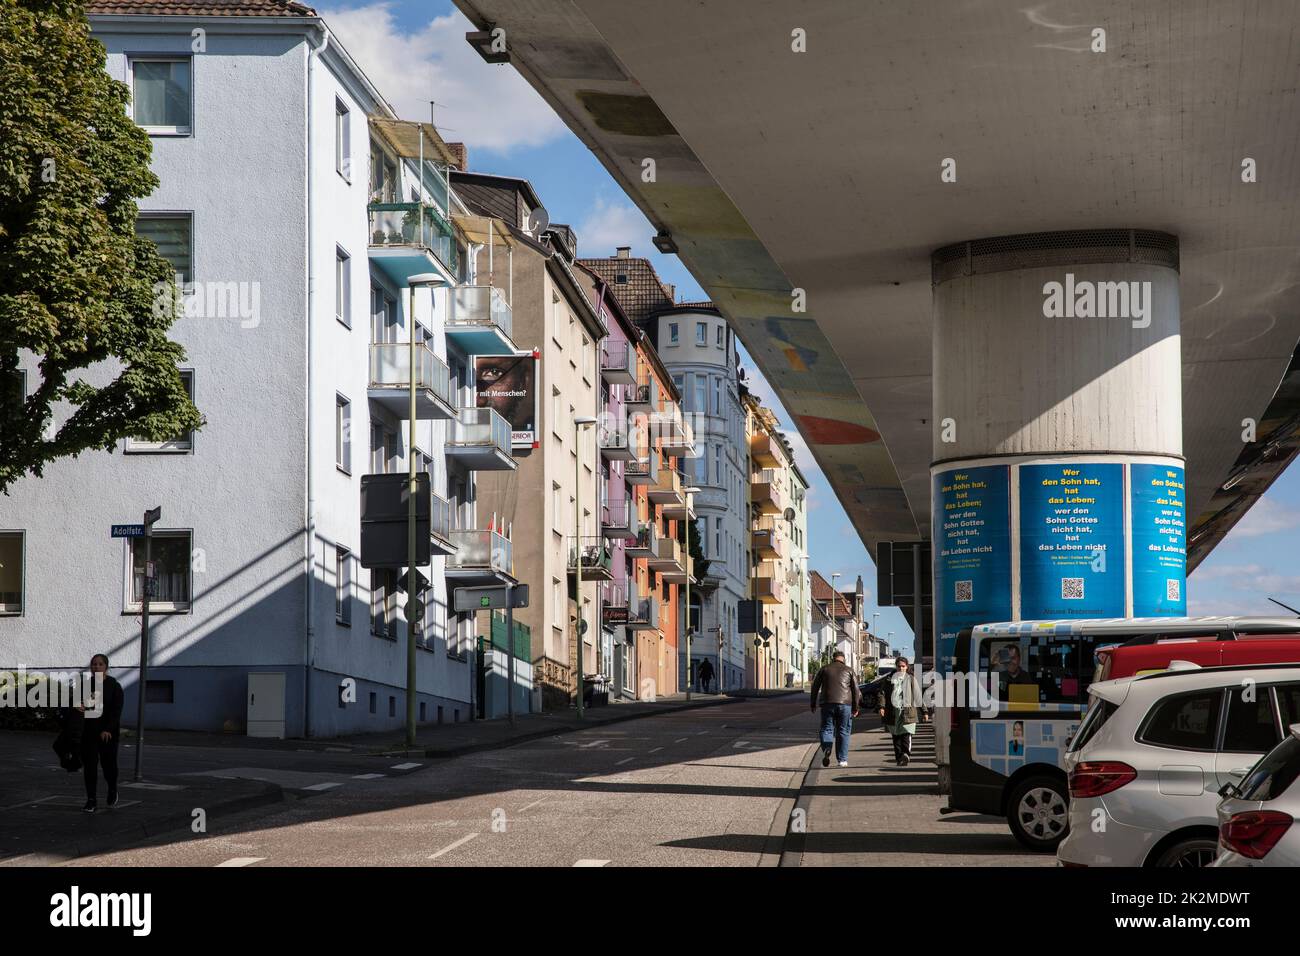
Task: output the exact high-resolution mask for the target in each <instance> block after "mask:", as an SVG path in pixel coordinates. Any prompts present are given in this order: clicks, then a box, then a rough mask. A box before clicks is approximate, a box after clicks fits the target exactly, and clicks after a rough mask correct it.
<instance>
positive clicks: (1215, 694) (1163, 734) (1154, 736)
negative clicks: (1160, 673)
mask: <svg viewBox="0 0 1300 956" xmlns="http://www.w3.org/2000/svg"><path fill="white" fill-rule="evenodd" d="M1155 679H1156V680H1159V679H1160V678H1155ZM1222 707H1223V689H1222V688H1219V687H1216V688H1214V689H1212V690H1198V691H1193V692H1192V693H1188V694H1173V695H1171V696H1169V697H1166V698H1165V699H1164V700H1162V701H1160V702H1159V703H1157V704H1156V705H1155V706H1154V707H1152V708H1151V713H1150V714H1148V715H1147V719H1146V722H1145V723H1144V725H1143V727H1142V730H1141V732H1140V733H1139V734H1138V740H1140V741H1142V742H1143V743H1147V744H1154V745H1155V746H1157V747H1176V748H1178V749H1179V750H1206V751H1211V752H1212V751H1213V750H1214V749H1215V744H1216V742H1217V741H1218V737H1219V713H1220V711H1221V709H1222Z"/></svg>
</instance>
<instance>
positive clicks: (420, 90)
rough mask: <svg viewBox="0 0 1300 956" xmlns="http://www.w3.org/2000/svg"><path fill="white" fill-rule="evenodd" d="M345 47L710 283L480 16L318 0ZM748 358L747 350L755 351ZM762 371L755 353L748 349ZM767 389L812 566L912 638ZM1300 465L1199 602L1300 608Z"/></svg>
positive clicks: (397, 95)
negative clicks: (499, 59) (879, 595)
mask: <svg viewBox="0 0 1300 956" xmlns="http://www.w3.org/2000/svg"><path fill="white" fill-rule="evenodd" d="M317 9H318V11H319V12H320V13H321V14H322V15H323V16H324V17H325V18H326V20H327V22H328V23H329V24H330V26H331V27H332V28H333V29H334V30H335V32H336V33H337V35H338V36H339V38H340V39H341V40H342V42H343V44H344V46H346V47H347V49H348V51H349V52H350V53H351V54H352V55H353V57H354V58H355V59H356V60H357V62H358V63H360V64H361V66H362V68H363V69H364V70H365V71H366V72H367V74H368V75H369V76H370V78H371V80H372V81H373V82H374V83H375V85H376V86H377V87H378V88H379V89H380V91H381V92H383V93H384V95H385V96H386V97H388V99H389V101H390V102H392V103H393V105H394V106H395V107H396V108H397V110H398V113H399V114H400V115H401V116H402V117H403V118H404V119H418V120H428V119H429V118H430V115H431V113H430V101H431V100H432V101H433V102H434V105H433V107H432V118H433V120H434V122H435V123H436V124H437V125H438V127H439V128H440V130H442V132H443V136H444V137H445V138H446V139H447V140H449V141H463V142H465V143H467V144H468V147H469V164H470V168H471V169H474V170H477V171H480V172H489V173H498V174H501V175H507V176H519V177H523V178H525V179H528V180H530V181H531V182H532V184H533V186H534V187H535V188H536V190H537V193H538V195H539V196H540V197H541V200H542V202H543V203H544V204H545V205H546V208H547V210H548V211H549V213H550V216H551V221H552V222H556V223H567V224H568V225H571V226H572V227H573V228H574V229H575V231H576V232H577V235H578V243H579V251H580V254H582V255H584V256H604V255H610V254H611V253H613V251H614V247H615V246H619V245H628V246H631V247H632V252H633V255H639V256H644V257H646V258H648V259H650V260H651V261H652V262H654V264H655V268H656V269H657V270H658V271H659V274H660V276H661V277H663V279H664V281H666V282H670V283H674V284H675V285H676V286H677V291H678V295H679V297H680V298H687V299H703V298H707V296H706V295H705V293H704V292H703V291H702V290H701V289H700V288H699V286H698V285H697V284H696V283H695V281H694V279H692V278H691V276H690V273H689V272H687V271H686V269H685V268H684V267H683V266H682V264H681V263H680V262H679V261H678V260H677V258H676V257H675V256H664V255H661V254H660V253H658V252H657V251H656V250H655V249H654V247H653V246H651V245H650V236H651V234H652V232H653V230H652V229H651V227H650V224H649V223H648V222H647V221H646V220H645V217H644V216H642V215H641V213H640V212H639V211H638V210H637V209H636V207H635V206H634V205H633V204H632V203H631V202H630V201H628V199H627V198H626V197H625V196H624V194H623V191H622V190H621V189H620V188H619V187H618V186H617V185H615V183H614V181H613V180H612V179H611V178H610V177H609V175H608V174H607V173H606V172H605V170H604V168H603V167H602V166H601V165H600V164H599V163H598V162H597V161H596V160H595V158H594V157H593V156H592V155H591V153H590V152H588V150H587V149H586V147H584V146H583V145H582V144H581V142H579V140H578V139H577V137H575V136H574V135H573V134H571V133H570V132H569V131H568V130H567V129H566V128H565V126H564V125H563V123H561V122H560V120H559V119H558V118H557V117H556V116H555V115H554V113H553V112H552V111H551V109H550V108H549V107H548V106H547V105H546V104H545V102H544V101H543V100H542V99H541V98H540V97H539V96H538V95H537V94H536V93H535V92H533V90H532V89H530V88H529V87H528V85H527V84H526V83H525V82H524V81H523V80H522V79H521V78H520V77H519V76H518V75H517V74H516V73H515V71H514V69H513V68H512V67H510V66H507V65H496V66H493V65H489V64H486V63H484V62H483V61H482V60H481V59H479V57H478V55H477V54H476V53H474V52H473V51H472V50H471V49H470V47H469V45H468V44H467V43H466V42H465V40H464V35H465V33H466V32H467V31H468V30H470V29H472V26H471V25H470V23H469V21H467V20H465V19H464V17H463V16H461V14H460V13H459V12H458V11H457V10H456V9H455V8H454V7H453V6H452V4H451V3H450V2H447V0H402V2H392V3H368V2H357V0H335V2H331V3H329V4H326V5H323V6H318V7H317ZM746 358H747V357H746ZM745 364H746V366H747V367H748V369H749V370H750V372H751V373H757V371H758V370H757V368H756V367H755V366H754V364H753V362H751V361H748V360H747V361H746V363H745ZM755 391H756V392H757V394H758V395H759V396H760V397H762V398H763V399H764V400H765V401H766V403H767V404H768V405H769V406H770V407H771V408H773V410H774V411H776V412H777V415H778V417H779V418H780V420H781V423H782V424H783V425H784V426H785V427H786V428H787V430H788V431H789V432H791V434H792V437H794V438H795V441H796V450H797V452H798V455H799V459H800V467H801V468H802V469H803V471H804V474H805V475H806V476H807V478H808V479H809V481H810V482H811V484H812V491H811V492H810V508H811V510H810V514H809V524H810V528H809V542H810V550H811V552H812V556H813V560H812V566H813V567H815V568H816V569H817V570H819V571H821V572H822V574H823V575H825V576H826V577H827V578H828V579H829V578H830V575H831V573H832V572H839V573H840V574H841V577H840V579H839V582H838V583H839V584H840V586H841V587H845V586H849V587H851V586H852V583H853V580H854V578H855V577H856V576H857V575H859V574H860V575H862V578H863V582H864V584H865V585H866V588H867V593H868V606H867V609H866V611H867V615H868V619H870V616H871V615H872V614H873V613H874V612H876V611H879V612H880V620H879V630H880V631H881V633H887V632H889V631H894V632H895V637H894V642H893V643H894V646H895V647H896V648H897V647H900V646H901V647H902V648H904V649H906V648H909V647H910V645H911V630H910V628H908V627H907V625H906V623H905V622H904V620H903V617H902V615H901V614H900V613H899V612H898V611H897V610H896V609H894V608H877V607H876V606H874V601H873V600H872V598H874V595H875V568H874V566H873V564H872V562H871V559H870V557H869V556H868V555H867V552H866V549H865V548H864V547H863V546H862V543H861V542H860V541H859V540H858V537H857V535H856V533H854V532H853V531H852V529H851V527H850V526H849V523H848V519H847V518H846V517H845V515H844V511H843V510H842V509H841V508H840V506H839V503H838V502H837V501H836V499H835V496H834V494H833V493H832V492H831V491H830V487H829V485H828V484H827V483H826V479H825V477H824V476H823V475H822V473H821V471H820V470H819V469H818V468H817V467H816V465H814V464H813V463H812V460H811V458H810V457H809V455H808V453H807V449H806V447H805V446H804V445H803V442H802V441H801V440H799V439H798V437H797V435H795V434H794V429H793V428H792V427H791V425H790V419H789V416H788V415H787V414H786V413H785V410H784V408H782V407H781V404H780V402H779V401H777V400H776V398H775V395H774V393H773V392H772V389H771V388H769V387H768V386H767V384H766V383H765V382H761V381H759V382H758V384H757V385H756V388H755ZM1298 535H1300V477H1298V473H1297V471H1296V469H1292V470H1291V471H1289V472H1288V473H1286V474H1284V475H1283V476H1282V478H1281V479H1279V480H1278V482H1277V483H1276V484H1275V485H1274V487H1273V489H1272V490H1270V492H1269V493H1268V495H1266V496H1265V498H1264V499H1263V500H1262V501H1261V502H1260V503H1259V504H1258V505H1257V506H1256V507H1255V508H1254V509H1253V510H1252V511H1251V513H1250V514H1249V515H1247V517H1246V518H1245V519H1244V520H1243V521H1242V522H1241V523H1240V524H1239V525H1238V527H1237V528H1235V529H1234V530H1233V531H1232V533H1231V534H1230V535H1229V536H1228V537H1227V539H1226V540H1225V541H1224V542H1223V543H1222V544H1220V545H1219V547H1218V548H1217V549H1216V550H1215V552H1214V553H1213V554H1212V555H1211V556H1210V557H1209V558H1208V559H1207V560H1206V561H1205V563H1204V564H1203V565H1202V566H1201V567H1200V568H1198V569H1197V571H1196V572H1195V573H1194V574H1193V575H1192V577H1191V579H1190V580H1189V582H1188V588H1187V593H1188V613H1191V614H1271V613H1273V612H1274V611H1278V612H1280V609H1279V608H1277V607H1275V606H1274V605H1272V604H1270V603H1269V602H1268V598H1269V597H1276V598H1278V599H1279V600H1281V601H1285V602H1286V603H1288V604H1291V605H1293V606H1295V607H1298V608H1300V568H1297V562H1296V555H1297V553H1298V552H1300V547H1297V543H1298V541H1300V538H1298Z"/></svg>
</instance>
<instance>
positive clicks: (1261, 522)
mask: <svg viewBox="0 0 1300 956" xmlns="http://www.w3.org/2000/svg"><path fill="white" fill-rule="evenodd" d="M1297 527H1300V509H1297V508H1292V507H1289V506H1288V505H1284V504H1279V503H1278V502H1276V501H1273V500H1271V499H1269V498H1267V497H1265V498H1260V499H1259V501H1257V502H1255V504H1254V506H1253V507H1252V508H1251V509H1250V510H1249V511H1247V512H1246V516H1245V517H1244V518H1242V519H1241V520H1240V521H1238V522H1237V524H1236V526H1235V527H1234V528H1233V529H1232V530H1231V531H1229V532H1228V536H1227V538H1226V539H1225V542H1224V543H1225V544H1226V543H1228V542H1230V541H1235V540H1236V539H1238V538H1258V537H1260V536H1261V535H1266V534H1277V533H1278V532H1279V531H1289V530H1291V529H1292V528H1297Z"/></svg>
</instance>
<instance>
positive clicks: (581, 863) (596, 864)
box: [573, 860, 609, 866]
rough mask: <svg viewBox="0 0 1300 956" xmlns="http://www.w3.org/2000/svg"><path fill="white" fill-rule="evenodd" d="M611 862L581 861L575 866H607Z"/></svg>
mask: <svg viewBox="0 0 1300 956" xmlns="http://www.w3.org/2000/svg"><path fill="white" fill-rule="evenodd" d="M608 864H609V860H579V861H578V862H577V863H575V864H573V865H574V866H607V865H608Z"/></svg>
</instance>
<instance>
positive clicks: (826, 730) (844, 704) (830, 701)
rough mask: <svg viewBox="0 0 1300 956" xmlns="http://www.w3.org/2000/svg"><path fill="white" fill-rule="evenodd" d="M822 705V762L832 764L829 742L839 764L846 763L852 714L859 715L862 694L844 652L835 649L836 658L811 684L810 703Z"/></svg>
mask: <svg viewBox="0 0 1300 956" xmlns="http://www.w3.org/2000/svg"><path fill="white" fill-rule="evenodd" d="M819 700H820V702H821V708H822V766H823V767H829V766H830V765H831V744H832V743H834V745H835V759H836V760H838V761H839V764H840V766H841V767H847V766H848V765H849V738H850V737H851V736H852V735H853V718H854V717H856V716H858V705H859V704H860V703H861V698H860V696H859V691H858V678H857V676H856V675H855V674H854V673H853V668H851V667H849V665H848V664H845V663H844V652H843V651H836V652H835V658H834V660H832V661H831V662H830V663H829V664H827V665H826V666H825V667H823V668H822V669H821V670H819V671H818V672H817V678H816V679H815V680H814V681H813V685H812V705H811V709H812V711H813V712H814V713H816V711H817V704H818V701H819Z"/></svg>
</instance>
